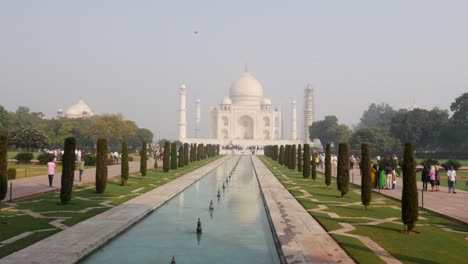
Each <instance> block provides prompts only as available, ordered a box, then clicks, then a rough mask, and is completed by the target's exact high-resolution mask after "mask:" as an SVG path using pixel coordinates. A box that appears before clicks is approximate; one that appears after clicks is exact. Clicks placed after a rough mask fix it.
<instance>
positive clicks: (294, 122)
mask: <svg viewBox="0 0 468 264" xmlns="http://www.w3.org/2000/svg"><path fill="white" fill-rule="evenodd" d="M296 118H297V115H296V101H292V103H291V140H296V139H297V119H296Z"/></svg>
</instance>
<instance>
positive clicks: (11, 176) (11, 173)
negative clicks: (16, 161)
mask: <svg viewBox="0 0 468 264" xmlns="http://www.w3.org/2000/svg"><path fill="white" fill-rule="evenodd" d="M7 173H8V180H14V179H16V168H8V172H7Z"/></svg>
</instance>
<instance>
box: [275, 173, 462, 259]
mask: <svg viewBox="0 0 468 264" xmlns="http://www.w3.org/2000/svg"><path fill="white" fill-rule="evenodd" d="M273 170H277V171H276V172H280V171H279V170H278V169H276V167H273ZM355 173H356V172H355ZM357 173H359V171H358V172H357ZM273 177H274V176H273ZM279 177H282V178H284V180H285V181H284V183H287V184H290V185H293V186H294V187H292V188H291V189H293V190H297V191H299V192H301V193H302V194H303V195H301V196H297V197H295V198H293V199H294V200H296V199H308V200H310V201H311V202H314V203H318V204H317V208H314V209H310V210H308V211H311V212H315V213H320V214H326V215H327V216H328V217H330V218H334V219H339V221H338V222H337V223H338V224H339V225H340V226H341V227H342V228H340V229H337V230H333V231H330V232H329V234H336V235H341V236H347V237H352V238H355V239H357V240H359V241H360V242H361V243H362V244H363V245H365V246H366V247H368V248H369V250H371V251H372V252H373V253H374V254H375V255H376V256H378V257H379V258H380V259H382V260H383V261H384V262H385V263H392V264H396V263H401V261H400V260H398V259H396V258H395V257H394V256H392V255H391V254H390V253H389V252H387V251H386V250H385V249H384V248H382V247H381V246H380V245H379V244H378V243H376V242H375V241H373V240H372V239H371V238H369V237H366V236H362V235H356V234H351V233H350V232H352V231H354V230H355V229H356V227H355V226H359V225H371V226H373V225H380V224H386V223H391V224H394V225H400V226H401V225H402V223H401V220H400V219H399V218H396V217H390V218H384V219H380V218H372V217H346V216H340V215H339V214H337V213H334V212H330V211H329V208H328V206H327V205H325V203H332V204H334V205H335V204H336V206H340V207H349V206H355V205H356V204H358V205H361V202H360V201H359V202H356V203H349V202H346V201H343V202H341V201H321V200H318V199H316V198H314V196H313V195H312V194H311V193H309V192H308V191H306V190H304V189H303V187H301V186H299V185H297V184H296V183H295V182H294V181H292V180H291V179H290V178H289V177H288V176H286V175H284V174H281V175H280V176H279ZM354 177H355V178H354V181H355V182H356V183H357V181H358V180H357V175H355V176H354ZM359 181H360V177H359ZM313 186H314V187H318V188H323V187H324V185H323V184H321V183H314V184H313ZM353 191H354V192H356V193H359V194H360V190H359V189H354V190H353ZM392 191H393V193H394V194H396V193H397V191H396V190H389V191H387V192H392ZM441 191H442V189H441ZM447 192H448V191H447ZM447 195H449V194H448V193H447ZM450 195H453V194H450ZM400 196H401V189H400ZM291 197H292V196H291ZM449 197H450V196H449ZM385 200H386V199H385V198H377V199H374V200H373V201H372V206H373V207H381V206H387V207H391V208H393V209H395V210H400V208H399V207H398V206H392V205H388V204H386V202H385ZM301 207H302V206H301ZM293 218H294V217H293ZM419 218H420V219H424V216H423V215H420V216H419ZM346 219H355V220H356V219H362V220H365V222H360V223H356V222H355V221H353V222H352V223H348V222H347V220H346ZM288 221H289V220H287V221H285V222H288ZM314 221H315V220H314ZM416 225H417V226H422V225H425V224H416ZM434 226H435V227H437V228H440V229H441V230H444V231H446V232H455V233H460V234H463V235H465V236H466V237H465V240H468V233H467V232H461V231H455V230H453V229H451V228H449V227H447V226H443V225H434Z"/></svg>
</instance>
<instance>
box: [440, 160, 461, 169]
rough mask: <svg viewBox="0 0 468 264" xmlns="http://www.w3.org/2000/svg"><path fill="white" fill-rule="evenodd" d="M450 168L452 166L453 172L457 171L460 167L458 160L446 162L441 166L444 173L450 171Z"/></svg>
mask: <svg viewBox="0 0 468 264" xmlns="http://www.w3.org/2000/svg"><path fill="white" fill-rule="evenodd" d="M450 166H453V169H454V170H458V169H459V168H460V167H461V166H462V165H461V163H460V162H459V161H458V160H447V161H446V162H445V163H444V164H442V167H443V168H444V169H445V170H446V171H448V170H449V169H450Z"/></svg>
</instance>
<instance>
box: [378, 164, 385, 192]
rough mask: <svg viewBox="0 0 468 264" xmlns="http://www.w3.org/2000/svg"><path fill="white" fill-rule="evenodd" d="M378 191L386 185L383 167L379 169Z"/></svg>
mask: <svg viewBox="0 0 468 264" xmlns="http://www.w3.org/2000/svg"><path fill="white" fill-rule="evenodd" d="M379 171H380V172H379V190H380V189H383V188H385V185H386V183H387V179H386V178H387V177H386V175H385V169H384V168H383V167H379Z"/></svg>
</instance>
